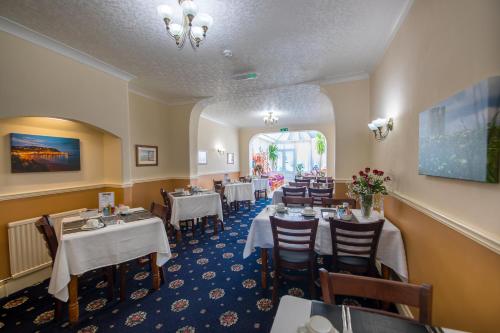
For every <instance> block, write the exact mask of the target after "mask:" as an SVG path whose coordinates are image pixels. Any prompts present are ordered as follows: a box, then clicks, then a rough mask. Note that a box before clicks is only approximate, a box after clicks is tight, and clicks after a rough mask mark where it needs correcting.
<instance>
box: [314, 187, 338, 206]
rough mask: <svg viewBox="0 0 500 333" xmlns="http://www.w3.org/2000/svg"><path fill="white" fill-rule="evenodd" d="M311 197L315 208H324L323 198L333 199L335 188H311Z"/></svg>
mask: <svg viewBox="0 0 500 333" xmlns="http://www.w3.org/2000/svg"><path fill="white" fill-rule="evenodd" d="M308 190H309V197H311V198H312V199H313V205H314V206H322V205H323V201H322V200H321V199H323V198H329V199H332V198H333V188H309V189H308Z"/></svg>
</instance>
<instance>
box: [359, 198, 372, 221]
mask: <svg viewBox="0 0 500 333" xmlns="http://www.w3.org/2000/svg"><path fill="white" fill-rule="evenodd" d="M359 201H360V204H361V215H363V217H366V218H368V217H370V215H371V213H372V208H373V194H361V195H360V196H359Z"/></svg>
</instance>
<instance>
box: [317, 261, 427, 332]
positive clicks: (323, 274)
mask: <svg viewBox="0 0 500 333" xmlns="http://www.w3.org/2000/svg"><path fill="white" fill-rule="evenodd" d="M319 277H320V281H321V292H322V294H323V301H324V302H325V303H327V304H335V296H337V295H341V296H354V297H363V298H370V299H374V300H378V301H382V302H391V303H397V304H406V305H408V306H413V307H417V308H418V309H419V315H418V320H415V319H413V318H409V317H406V316H402V315H400V314H397V313H393V312H388V311H383V310H379V309H372V308H365V307H357V306H354V307H353V308H356V309H358V310H363V311H367V312H373V313H378V314H383V315H386V316H391V317H396V318H401V319H405V320H410V321H417V322H419V323H421V324H426V325H432V286H431V285H429V284H421V285H417V284H411V283H403V282H398V281H391V280H384V279H375V278H371V277H366V276H356V275H350V274H339V273H329V272H327V271H326V270H325V269H324V268H321V269H320V270H319ZM350 307H351V306H350Z"/></svg>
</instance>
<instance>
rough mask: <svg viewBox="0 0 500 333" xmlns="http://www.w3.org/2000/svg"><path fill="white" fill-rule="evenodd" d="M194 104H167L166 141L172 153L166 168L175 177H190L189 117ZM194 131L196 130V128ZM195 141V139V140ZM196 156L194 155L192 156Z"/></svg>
mask: <svg viewBox="0 0 500 333" xmlns="http://www.w3.org/2000/svg"><path fill="white" fill-rule="evenodd" d="M193 107H194V104H184V105H176V106H169V108H168V112H169V116H168V117H169V118H168V124H169V127H168V142H169V144H170V145H171V148H172V149H171V152H172V155H171V156H170V158H169V159H168V161H167V168H168V170H169V172H170V174H171V175H172V177H175V178H189V177H190V161H191V158H192V156H191V154H190V119H191V113H192V110H193ZM196 132H198V131H197V130H196ZM196 142H197V141H196ZM194 158H196V157H194Z"/></svg>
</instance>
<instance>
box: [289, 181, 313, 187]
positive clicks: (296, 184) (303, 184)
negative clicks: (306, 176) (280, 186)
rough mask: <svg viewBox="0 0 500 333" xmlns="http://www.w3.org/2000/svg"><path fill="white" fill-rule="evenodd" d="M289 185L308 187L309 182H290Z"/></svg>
mask: <svg viewBox="0 0 500 333" xmlns="http://www.w3.org/2000/svg"><path fill="white" fill-rule="evenodd" d="M288 186H290V187H306V188H307V187H308V186H309V182H288Z"/></svg>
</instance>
